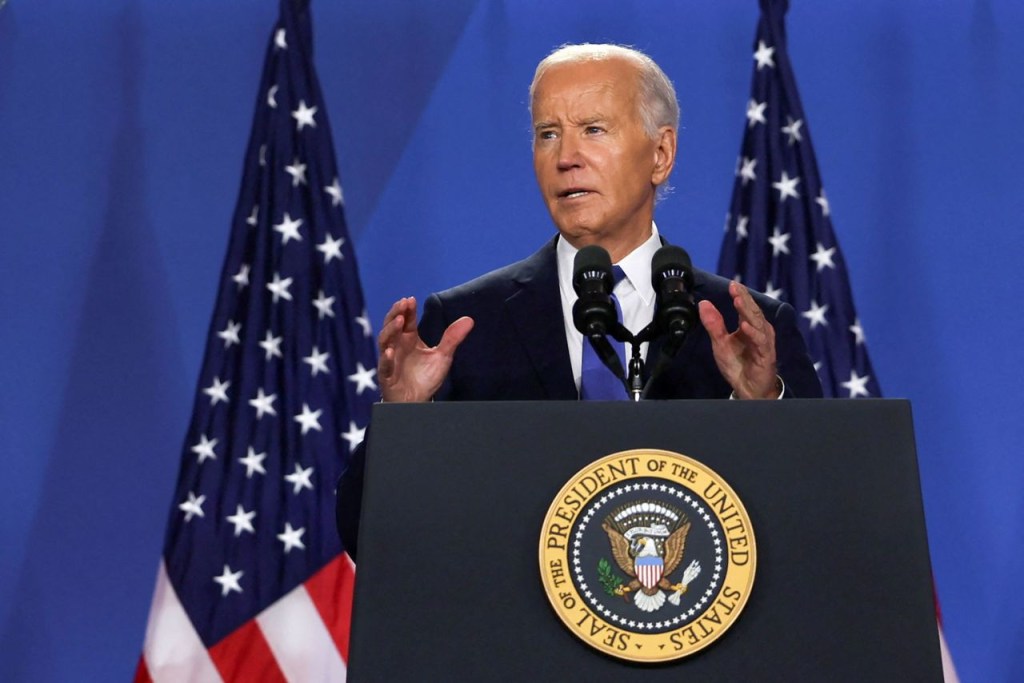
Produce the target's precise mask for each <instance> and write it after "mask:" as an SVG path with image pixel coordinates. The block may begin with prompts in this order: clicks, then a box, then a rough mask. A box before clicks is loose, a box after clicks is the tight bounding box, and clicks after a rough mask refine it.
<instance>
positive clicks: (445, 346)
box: [437, 316, 475, 356]
mask: <svg viewBox="0 0 1024 683" xmlns="http://www.w3.org/2000/svg"><path fill="white" fill-rule="evenodd" d="M474 324H475V323H474V322H473V319H472V318H470V317H468V316H462V317H461V318H459V319H458V320H456V321H455V322H453V323H452V324H451V325H449V326H448V329H447V330H445V331H444V334H443V335H442V336H441V341H440V343H438V345H437V350H438V352H440V353H441V354H443V355H446V356H454V355H455V349H456V348H458V346H459V344H461V343H462V342H463V341H464V340H465V339H466V337H467V336H468V335H469V333H470V332H471V331H472V330H473V325H474Z"/></svg>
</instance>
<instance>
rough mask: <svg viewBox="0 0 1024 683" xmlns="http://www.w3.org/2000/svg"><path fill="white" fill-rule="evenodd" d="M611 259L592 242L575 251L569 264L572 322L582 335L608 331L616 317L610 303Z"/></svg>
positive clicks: (612, 282)
mask: <svg viewBox="0 0 1024 683" xmlns="http://www.w3.org/2000/svg"><path fill="white" fill-rule="evenodd" d="M614 287H615V281H614V278H613V277H612V259H611V257H610V256H609V255H608V252H607V251H605V250H604V249H603V248H601V247H599V246H597V245H596V244H594V245H590V246H589V247H583V248H582V249H580V250H579V251H578V252H576V259H575V260H574V261H573V267H572V288H573V289H575V290H576V296H577V297H579V298H578V299H576V303H575V304H573V306H572V322H573V324H574V325H576V329H577V330H579V331H580V332H582V333H583V336H585V337H593V336H594V335H605V334H608V332H610V331H611V330H612V328H613V327H614V326H615V323H616V322H617V321H618V318H617V316H616V315H615V304H614V303H612V289H613V288H614Z"/></svg>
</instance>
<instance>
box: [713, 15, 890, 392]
mask: <svg viewBox="0 0 1024 683" xmlns="http://www.w3.org/2000/svg"><path fill="white" fill-rule="evenodd" d="M787 8H788V2H786V1H785V0H761V20H760V23H759V24H758V28H757V38H756V41H755V42H756V45H755V51H754V60H755V66H754V82H753V86H752V88H751V96H750V101H749V102H748V103H747V125H746V130H745V132H744V135H743V148H742V152H741V154H740V158H739V159H738V160H737V165H736V184H735V186H734V188H733V194H732V203H731V205H730V209H729V214H728V216H727V217H726V235H725V239H724V240H723V242H722V252H721V255H720V257H719V261H718V272H719V273H720V274H722V275H724V276H725V277H738V278H739V279H740V281H741V282H743V283H744V284H745V285H747V286H748V287H751V288H753V289H756V290H760V291H763V292H765V293H766V294H768V295H769V296H773V297H775V298H776V299H779V300H781V301H785V302H787V303H789V304H791V305H792V306H793V307H794V308H795V309H796V311H797V314H798V320H799V324H800V329H801V331H802V332H803V334H804V338H805V339H806V340H807V346H808V351H809V352H810V355H811V358H812V359H813V360H814V367H815V369H817V371H818V377H819V378H820V379H821V386H822V389H823V391H824V394H825V396H833V397H839V398H857V397H877V396H880V395H881V390H880V388H879V386H878V381H877V380H876V378H875V374H874V371H873V370H872V368H871V361H870V359H869V358H868V351H867V347H866V346H865V345H864V331H863V328H862V327H861V324H860V320H859V319H858V318H857V314H856V311H855V310H854V307H853V297H852V295H851V293H850V282H849V275H848V273H847V270H846V262H845V261H844V259H843V255H842V252H841V251H840V250H839V243H838V241H837V240H836V236H835V233H834V232H833V231H832V221H831V219H830V217H829V204H828V199H827V197H826V196H825V190H824V189H823V188H822V185H821V178H820V176H819V175H818V164H817V161H816V160H815V157H814V150H813V149H812V147H811V135H810V132H809V131H808V128H807V121H806V118H805V117H804V112H803V107H802V106H801V104H800V97H799V95H798V94H797V90H796V80H795V78H794V76H793V68H792V65H791V64H790V62H789V57H788V56H787V54H786V38H785V28H784V23H783V22H784V18H785V14H786V10H787Z"/></svg>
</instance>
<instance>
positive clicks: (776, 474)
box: [349, 400, 942, 683]
mask: <svg viewBox="0 0 1024 683" xmlns="http://www.w3.org/2000/svg"><path fill="white" fill-rule="evenodd" d="M634 448H657V449H665V450H670V451H676V452H679V453H682V454H684V455H687V456H689V457H691V458H694V459H696V460H698V461H700V462H702V463H703V464H705V465H707V466H708V467H710V468H712V469H713V470H715V471H716V472H717V473H718V474H719V475H721V476H722V477H723V478H724V479H725V480H726V481H728V483H729V484H730V485H731V486H732V488H733V489H734V490H735V492H736V493H737V494H738V496H739V497H740V498H741V499H742V501H743V503H744V504H745V506H746V509H747V511H748V513H749V515H750V518H751V521H752V523H753V526H754V532H755V535H756V540H757V552H758V563H757V571H756V577H755V580H754V584H753V589H752V592H751V595H750V599H749V602H748V603H747V605H746V607H745V610H744V612H743V613H742V615H741V616H740V617H739V619H738V621H736V623H735V624H734V625H733V626H732V627H731V629H730V630H729V631H728V632H726V633H725V634H724V635H723V636H722V637H721V638H720V639H719V640H718V641H717V642H715V643H714V644H712V645H711V646H710V647H708V648H707V649H705V650H702V651H701V652H699V653H697V654H694V655H693V656H691V657H688V658H685V659H681V660H677V661H674V662H670V663H667V664H659V665H653V666H652V665H641V664H635V663H631V662H625V661H621V660H618V659H614V658H611V657H608V656H606V655H603V654H601V653H599V652H597V651H595V650H593V649H591V648H589V647H588V646H587V645H586V644H584V643H583V642H581V641H580V640H579V639H577V638H576V637H575V636H573V635H572V634H571V633H570V632H569V631H568V630H567V629H566V628H565V627H564V626H563V625H562V623H561V622H560V621H559V619H558V617H557V616H556V614H555V612H554V610H553V609H552V607H551V605H550V604H549V603H548V600H547V597H546V595H545V594H544V591H543V588H542V585H541V580H540V572H539V568H538V544H539V541H540V534H541V524H542V521H543V519H544V515H545V513H546V511H547V509H548V506H549V505H550V504H551V502H552V500H553V498H554V496H555V495H556V493H557V492H558V491H559V489H560V488H561V487H562V485H563V484H564V483H565V482H566V481H567V480H568V479H569V478H570V477H572V475H573V474H575V473H576V472H577V471H578V470H579V469H580V468H582V467H584V466H586V465H587V464H588V463H590V462H592V461H594V460H597V459H598V458H600V457H602V456H605V455H608V454H610V453H614V452H617V451H624V450H629V449H634ZM357 576H358V579H357V584H356V596H355V604H354V611H353V633H352V639H351V645H350V666H349V676H350V680H352V681H355V682H356V683H360V682H362V681H409V680H416V681H433V680H437V681H441V680H444V681H571V680H580V681H617V682H621V681H624V680H640V677H641V676H642V677H643V680H644V681H670V680H671V681H702V682H704V681H787V682H790V681H829V683H839V682H841V681H857V682H858V683H860V682H863V681H901V682H903V681H941V680H942V670H941V664H940V659H939V647H938V639H937V631H936V623H935V611H934V605H933V598H932V584H931V570H930V563H929V558H928V544H927V538H926V534H925V526H924V514H923V508H922V503H921V493H920V485H919V480H918V472H917V461H916V454H915V448H914V439H913V429H912V424H911V414H910V406H909V404H908V403H907V402H905V401H892V400H889V401H881V400H863V401H843V400H819V401H799V400H790V401H678V402H676V401H664V402H660V401H659V402H655V401H651V402H642V403H629V402H613V403H575V402H508V403H503V402H493V403H449V404H429V405H378V406H375V407H374V415H373V429H372V435H371V439H370V443H369V451H368V456H367V470H366V481H365V491H364V499H363V514H362V528H361V533H360V547H359V567H358V574H357Z"/></svg>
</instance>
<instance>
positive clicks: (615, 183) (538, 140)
mask: <svg viewBox="0 0 1024 683" xmlns="http://www.w3.org/2000/svg"><path fill="white" fill-rule="evenodd" d="M530 114H531V117H532V120H533V126H532V129H533V167H534V172H535V174H536V177H537V184H538V186H539V188H540V192H541V196H542V197H543V199H544V202H545V204H546V205H547V208H548V211H549V213H550V214H551V219H552V221H553V222H554V224H555V227H556V228H557V230H558V234H557V236H555V237H554V239H552V240H551V241H550V242H548V243H547V244H545V245H544V246H543V247H541V249H540V250H539V251H538V252H537V253H535V254H533V255H532V256H530V257H528V258H526V259H524V260H522V261H519V262H517V263H514V264H512V265H509V266H506V267H504V268H500V269H498V270H496V271H494V272H491V273H488V274H486V275H483V276H481V277H479V278H476V279H475V280H472V281H470V282H468V283H466V284H463V285H460V286H458V287H455V288H453V289H450V290H447V291H444V292H440V293H438V294H433V295H431V296H430V297H429V298H428V299H427V300H426V303H425V305H424V309H423V317H422V319H420V320H417V317H416V301H415V299H413V298H411V297H410V298H404V299H401V300H399V301H398V302H396V303H395V304H394V305H393V306H392V307H391V310H390V311H389V312H388V314H387V316H386V317H385V319H384V323H383V325H382V327H381V332H380V335H379V337H378V343H379V348H380V361H379V365H378V376H379V381H380V387H381V394H382V397H383V399H384V401H387V402H411V401H430V400H543V399H555V400H579V399H580V398H587V383H588V379H587V377H588V375H587V372H585V368H584V365H585V362H584V356H585V355H586V353H585V348H584V347H585V344H584V339H583V335H582V334H581V333H580V332H579V331H578V330H577V329H576V326H575V324H574V323H573V315H572V309H573V304H574V303H575V301H576V299H577V295H576V292H575V291H574V288H573V285H572V274H573V261H574V257H575V255H576V252H577V251H578V250H579V249H582V248H583V247H587V246H590V245H598V246H600V247H603V248H604V249H605V250H606V251H607V252H608V254H609V255H610V256H611V260H612V262H613V263H614V264H615V265H616V266H617V268H618V271H619V272H620V273H621V276H620V277H621V279H619V281H618V282H617V283H616V285H615V288H614V295H615V298H616V299H617V302H618V305H619V307H620V309H621V322H622V324H623V325H624V326H625V327H626V328H627V329H629V330H630V331H631V332H633V333H636V332H638V331H639V330H641V329H643V328H644V327H645V326H647V324H648V323H650V322H651V321H652V320H653V318H654V314H655V292H654V288H653V285H652V282H651V259H652V257H653V255H654V253H655V252H656V251H657V250H658V249H659V248H660V247H661V246H662V244H663V243H664V240H663V238H662V236H661V235H660V233H659V231H658V227H657V226H656V225H655V223H654V208H655V202H656V199H657V197H658V193H659V188H664V187H665V186H666V183H667V182H668V179H669V175H670V174H671V173H672V168H673V166H674V165H675V160H676V138H677V134H678V129H679V104H678V102H677V100H676V94H675V89H674V88H673V86H672V82H671V81H670V80H669V78H668V77H667V76H666V75H665V73H664V72H663V71H662V69H661V68H660V67H659V66H658V65H657V64H656V63H655V62H654V60H652V59H651V58H650V57H648V56H647V55H645V54H643V53H642V52H639V51H637V50H634V49H632V48H628V47H623V46H619V45H592V44H583V45H566V46H563V47H561V48H559V49H557V50H555V51H554V52H552V53H551V54H550V55H548V56H547V57H546V58H544V60H542V61H541V62H540V64H539V65H538V66H537V70H536V73H535V75H534V79H533V83H532V84H531V85H530ZM692 293H693V296H694V298H695V300H696V301H697V306H698V311H699V317H700V322H701V324H700V325H695V326H694V329H693V330H692V331H691V332H690V333H689V335H688V337H687V338H686V341H685V342H684V343H683V345H682V348H681V349H680V350H679V352H678V354H677V355H676V356H675V358H674V359H673V360H672V362H671V365H670V366H669V367H667V369H665V371H664V372H662V373H660V374H659V375H658V376H657V377H655V378H654V380H653V381H652V382H651V384H650V388H649V391H648V394H647V396H648V398H653V399H687V398H729V397H730V396H731V397H734V398H739V399H775V398H781V397H790V396H796V397H803V398H812V397H820V396H821V386H820V384H819V382H818V378H817V374H816V373H815V371H814V368H813V366H812V364H811V362H810V360H809V358H808V356H807V351H806V347H805V345H804V341H803V339H802V337H801V336H800V332H799V330H798V328H797V325H796V317H795V313H794V311H793V309H792V307H790V306H789V305H787V304H784V303H780V302H778V301H776V300H774V299H771V298H769V297H767V296H764V295H762V294H758V293H754V292H750V291H748V290H747V289H746V288H745V287H744V286H742V285H741V284H739V283H738V282H730V281H728V280H726V279H724V278H720V277H717V276H715V275H712V274H710V273H706V272H704V271H702V270H699V269H696V268H695V269H694V285H693V292H692ZM657 343H658V342H657V340H655V341H652V342H651V343H650V345H649V347H650V348H646V353H647V355H648V356H651V355H652V354H653V353H654V351H655V347H656V346H657ZM645 346H647V345H645ZM602 370H603V371H605V372H608V373H609V374H611V371H609V370H607V369H601V370H598V371H599V372H600V371H602ZM624 397H625V392H623V398H624ZM363 462H364V461H363V452H362V450H360V451H359V452H358V453H357V455H356V457H355V458H354V459H353V463H352V466H351V467H350V468H349V471H348V472H347V473H346V474H345V475H344V476H343V477H342V480H341V482H340V489H339V500H340V501H341V504H342V506H343V507H344V509H341V508H339V511H338V512H339V528H340V529H341V531H342V536H343V539H344V540H345V545H346V547H347V548H355V543H354V542H355V533H356V530H357V528H358V527H357V525H358V511H359V505H360V502H361V487H362V469H363Z"/></svg>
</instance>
